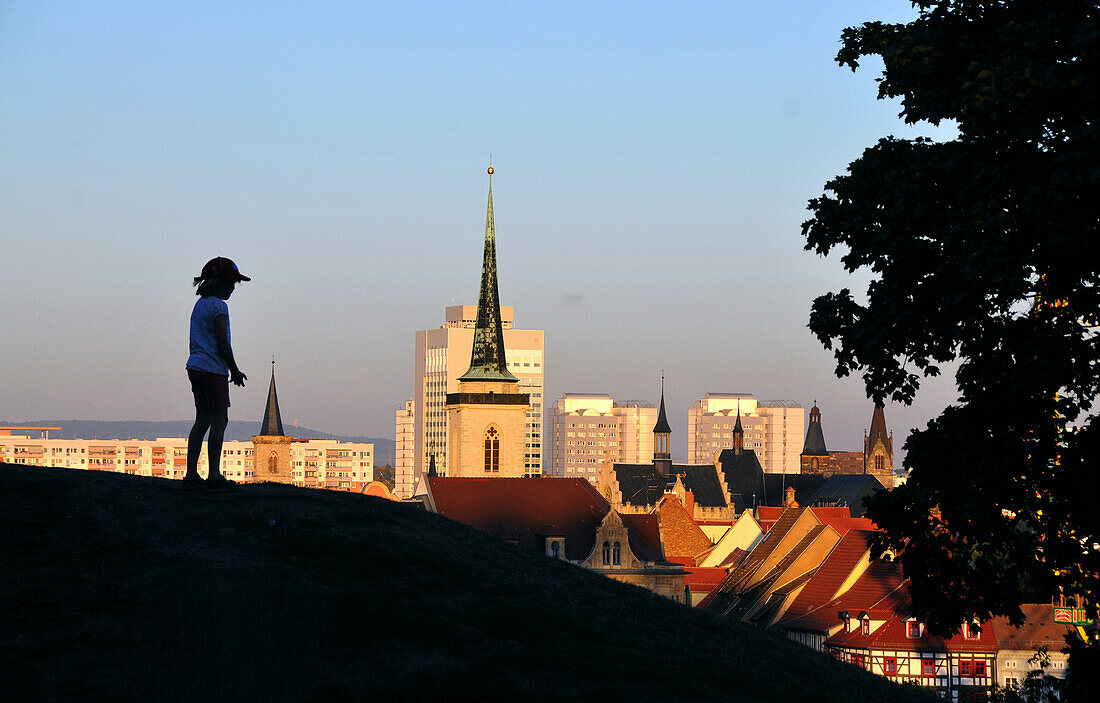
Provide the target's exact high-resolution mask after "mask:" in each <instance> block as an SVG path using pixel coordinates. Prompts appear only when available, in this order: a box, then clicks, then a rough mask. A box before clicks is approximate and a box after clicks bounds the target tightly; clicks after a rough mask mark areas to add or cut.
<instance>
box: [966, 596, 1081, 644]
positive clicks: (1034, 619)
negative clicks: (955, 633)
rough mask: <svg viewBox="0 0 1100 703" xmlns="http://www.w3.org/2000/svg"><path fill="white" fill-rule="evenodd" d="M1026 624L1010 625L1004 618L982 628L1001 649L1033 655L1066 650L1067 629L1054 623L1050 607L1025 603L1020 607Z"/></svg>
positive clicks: (1061, 624) (990, 622)
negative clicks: (1026, 651)
mask: <svg viewBox="0 0 1100 703" xmlns="http://www.w3.org/2000/svg"><path fill="white" fill-rule="evenodd" d="M1020 609H1021V610H1023V611H1024V617H1025V618H1026V620H1025V621H1024V624H1023V625H1021V626H1020V627H1013V626H1012V625H1010V624H1009V622H1008V618H1007V617H1003V616H1002V617H996V618H993V619H992V620H990V621H989V622H987V623H986V624H985V626H984V627H983V628H982V632H983V633H984V632H986V631H990V632H992V634H993V639H995V640H996V641H997V646H998V647H999V648H1000V649H1024V650H1028V651H1032V652H1033V651H1035V650H1037V649H1038V648H1039V647H1043V646H1045V647H1047V649H1049V650H1051V651H1057V650H1059V649H1061V648H1062V647H1064V646H1065V644H1066V639H1065V635H1066V632H1068V630H1069V628H1068V627H1067V626H1066V625H1065V624H1063V623H1056V622H1054V609H1053V606H1051V605H1050V604H1049V603H1025V604H1023V605H1021V606H1020Z"/></svg>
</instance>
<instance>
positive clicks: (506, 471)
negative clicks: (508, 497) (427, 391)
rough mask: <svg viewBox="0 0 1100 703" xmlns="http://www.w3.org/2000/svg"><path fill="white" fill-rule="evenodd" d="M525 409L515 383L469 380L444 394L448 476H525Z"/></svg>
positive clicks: (523, 397) (523, 395)
mask: <svg viewBox="0 0 1100 703" xmlns="http://www.w3.org/2000/svg"><path fill="white" fill-rule="evenodd" d="M529 408H530V405H529V399H528V396H527V394H526V393H520V392H519V389H518V387H517V386H516V384H514V383H504V382H492V381H468V382H462V383H459V384H458V392H457V393H449V394H448V395H447V431H448V434H449V435H450V437H451V441H450V443H449V444H448V445H447V469H446V472H447V474H446V475H448V476H453V477H465V478H475V477H479V476H500V477H512V478H515V477H520V476H523V475H524V471H525V469H524V458H525V448H524V430H525V428H526V423H527V412H528V410H529Z"/></svg>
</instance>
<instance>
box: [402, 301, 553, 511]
mask: <svg viewBox="0 0 1100 703" xmlns="http://www.w3.org/2000/svg"><path fill="white" fill-rule="evenodd" d="M500 315H501V323H502V327H503V330H504V348H505V353H506V355H507V358H508V370H509V371H510V372H511V373H512V374H513V375H515V376H516V377H517V378H519V392H520V393H526V394H527V395H529V396H530V403H531V404H530V408H529V409H528V410H527V423H526V428H525V435H526V436H525V437H524V440H525V441H524V472H525V473H526V474H527V475H528V476H536V475H539V474H541V473H542V392H543V391H542V389H543V361H544V360H543V349H544V342H545V334H546V333H545V332H544V331H543V330H517V329H514V327H513V325H514V319H515V318H514V314H513V310H512V307H511V306H507V305H502V306H501V307H500ZM476 324H477V306H476V305H449V306H447V311H446V322H445V323H444V324H443V326H442V327H440V328H438V329H434V330H420V331H418V332H417V333H416V351H415V353H416V362H415V369H414V372H413V406H414V414H413V452H414V454H413V471H412V485H413V486H415V483H416V480H417V479H418V478H419V477H420V476H421V475H422V474H423V473H424V472H425V471H427V469H428V457H429V456H430V455H432V454H434V455H435V465H436V469H437V471H438V472H439V473H440V475H444V476H446V475H447V413H446V410H445V406H446V404H447V394H448V393H455V392H457V391H458V377H459V376H461V375H462V374H464V373H466V371H467V370H468V369H469V368H470V355H471V351H472V349H473V341H474V327H475V326H476ZM410 490H411V489H410Z"/></svg>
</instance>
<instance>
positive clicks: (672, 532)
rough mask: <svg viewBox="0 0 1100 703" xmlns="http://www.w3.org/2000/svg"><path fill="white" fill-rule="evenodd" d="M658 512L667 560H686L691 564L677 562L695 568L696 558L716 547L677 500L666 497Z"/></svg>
mask: <svg viewBox="0 0 1100 703" xmlns="http://www.w3.org/2000/svg"><path fill="white" fill-rule="evenodd" d="M657 510H658V515H659V516H660V525H661V543H662V544H663V545H664V548H665V557H666V558H669V559H673V557H679V558H686V559H689V560H690V563H688V562H682V561H679V560H678V559H677V560H676V561H678V563H682V564H684V565H685V566H695V557H697V556H699V555H700V554H702V553H703V552H706V551H708V550H710V549H712V548H713V547H714V545H713V544H712V543H711V541H710V539H709V538H708V537H707V536H706V535H705V534H703V531H702V530H701V529H699V526H698V525H696V524H695V521H694V520H692V519H691V516H690V515H688V514H687V510H685V509H684V506H683V504H681V503H680V501H679V500H678V499H677V498H675V497H666V498H665V499H664V500H662V501H661V503H660V506H659V507H658V509H657Z"/></svg>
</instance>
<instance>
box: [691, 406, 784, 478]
mask: <svg viewBox="0 0 1100 703" xmlns="http://www.w3.org/2000/svg"><path fill="white" fill-rule="evenodd" d="M738 412H740V414H741V426H742V427H743V428H744V430H745V449H752V450H754V451H755V452H756V456H757V458H758V459H759V460H760V464H761V466H763V467H764V471H765V472H766V473H790V474H797V473H799V472H800V471H801V461H800V455H801V453H802V442H803V438H804V437H805V434H806V409H805V408H803V407H802V406H801V405H799V404H798V403H796V402H794V401H793V400H759V401H758V400H757V399H756V398H755V397H754V396H753V395H752V394H751V393H707V394H706V396H705V397H704V398H702V399H701V400H698V401H696V402H695V405H693V406H692V407H691V409H690V410H689V411H688V463H689V464H707V463H710V462H711V461H712V460H713V457H714V452H721V451H722V450H723V449H729V448H731V447H732V446H733V426H734V424H735V423H736V421H737V415H738Z"/></svg>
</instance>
